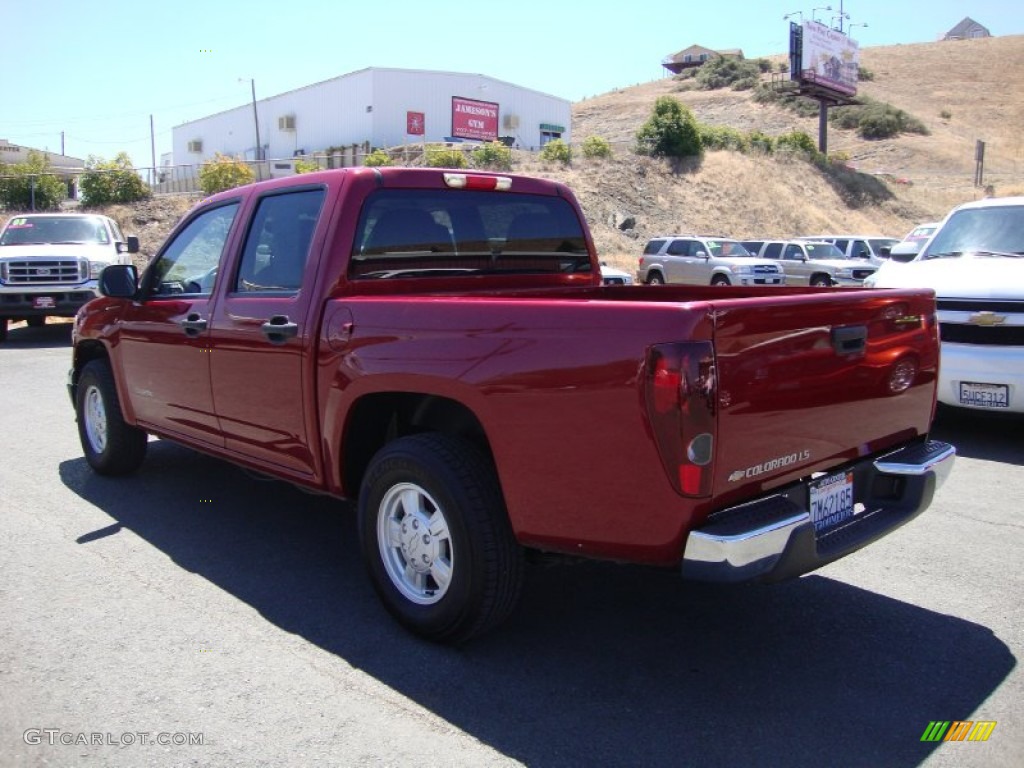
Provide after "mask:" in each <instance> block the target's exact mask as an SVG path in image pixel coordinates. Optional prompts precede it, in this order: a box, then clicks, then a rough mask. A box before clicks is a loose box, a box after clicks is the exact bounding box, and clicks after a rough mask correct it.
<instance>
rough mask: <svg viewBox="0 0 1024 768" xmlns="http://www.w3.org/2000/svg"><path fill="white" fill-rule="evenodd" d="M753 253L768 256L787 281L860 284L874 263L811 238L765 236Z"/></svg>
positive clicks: (871, 272) (828, 284)
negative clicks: (868, 262) (850, 255)
mask: <svg viewBox="0 0 1024 768" xmlns="http://www.w3.org/2000/svg"><path fill="white" fill-rule="evenodd" d="M757 255H758V256H760V257H761V258H762V259H771V260H773V261H775V262H776V263H778V264H779V265H780V266H781V267H782V268H783V269H784V270H785V272H786V283H787V284H788V285H813V286H818V287H825V286H830V285H841V286H847V287H852V288H860V287H861V286H862V285H863V284H864V278H866V277H867V276H868V275H871V274H873V273H874V272H875V270H876V269H877V267H875V266H874V265H872V264H865V263H864V262H863V261H862V260H860V259H851V258H850V257H849V256H847V255H846V254H844V253H843V252H842V251H840V250H839V249H838V248H837V247H836V246H834V245H833V244H832V243H825V242H815V241H814V240H765V241H764V242H763V243H762V244H761V248H760V250H759V251H758V252H757Z"/></svg>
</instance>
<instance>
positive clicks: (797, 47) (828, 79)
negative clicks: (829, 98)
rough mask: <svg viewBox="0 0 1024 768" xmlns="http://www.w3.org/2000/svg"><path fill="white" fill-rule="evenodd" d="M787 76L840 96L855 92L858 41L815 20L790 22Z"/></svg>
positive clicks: (858, 62)
mask: <svg viewBox="0 0 1024 768" xmlns="http://www.w3.org/2000/svg"><path fill="white" fill-rule="evenodd" d="M789 41H790V42H789V61H790V72H789V76H790V78H791V79H792V80H796V81H798V82H799V83H800V84H801V85H804V84H813V85H815V86H817V87H819V88H822V89H824V90H827V91H832V92H833V93H837V94H841V95H843V96H855V95H856V94H857V69H858V67H859V65H860V50H859V48H858V47H857V41H856V40H853V39H851V38H849V37H847V36H846V35H844V34H843V33H842V32H840V31H839V30H838V29H832V28H831V27H827V26H825V25H824V24H822V23H820V22H817V21H805V22H804V23H803V25H802V26H798V25H796V24H791V25H790V35H789Z"/></svg>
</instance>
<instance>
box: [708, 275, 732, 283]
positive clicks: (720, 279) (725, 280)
mask: <svg viewBox="0 0 1024 768" xmlns="http://www.w3.org/2000/svg"><path fill="white" fill-rule="evenodd" d="M711 284H712V285H729V278H728V277H726V276H725V275H715V276H714V277H713V278H711Z"/></svg>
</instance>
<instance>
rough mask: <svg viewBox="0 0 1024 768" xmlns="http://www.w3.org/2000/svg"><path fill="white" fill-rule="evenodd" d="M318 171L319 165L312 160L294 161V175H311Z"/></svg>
mask: <svg viewBox="0 0 1024 768" xmlns="http://www.w3.org/2000/svg"><path fill="white" fill-rule="evenodd" d="M319 170H320V164H319V163H316V162H314V161H312V160H296V161H295V172H296V173H313V172H314V171H319Z"/></svg>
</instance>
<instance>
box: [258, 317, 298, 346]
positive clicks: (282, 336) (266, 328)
mask: <svg viewBox="0 0 1024 768" xmlns="http://www.w3.org/2000/svg"><path fill="white" fill-rule="evenodd" d="M260 330H261V331H263V335H264V336H266V337H267V341H269V342H270V343H271V344H284V343H285V342H286V341H288V339H291V338H294V337H295V336H298V335H299V326H298V324H297V323H293V322H291V321H290V320H289V319H288V316H287V315H274V316H273V317H272V318H270V319H269V320H268V321H267V322H265V323H264V324H263V325H261V326H260Z"/></svg>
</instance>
